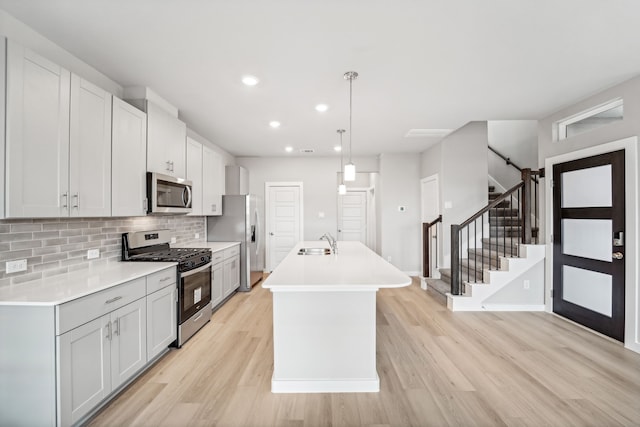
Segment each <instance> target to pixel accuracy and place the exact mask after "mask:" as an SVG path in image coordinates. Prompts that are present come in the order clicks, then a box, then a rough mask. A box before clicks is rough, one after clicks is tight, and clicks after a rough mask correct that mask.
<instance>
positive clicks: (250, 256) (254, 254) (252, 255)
mask: <svg viewBox="0 0 640 427" xmlns="http://www.w3.org/2000/svg"><path fill="white" fill-rule="evenodd" d="M260 202H261V200H260V199H258V198H257V197H256V196H255V195H253V194H247V195H231V196H222V216H209V217H207V241H209V242H240V288H239V289H238V290H239V291H243V292H249V291H250V290H251V287H252V286H253V285H255V284H256V283H258V282H259V281H260V280H261V279H262V272H263V270H264V243H263V241H262V240H263V237H264V236H263V235H262V229H261V227H260V208H261V207H262V205H261V203H260Z"/></svg>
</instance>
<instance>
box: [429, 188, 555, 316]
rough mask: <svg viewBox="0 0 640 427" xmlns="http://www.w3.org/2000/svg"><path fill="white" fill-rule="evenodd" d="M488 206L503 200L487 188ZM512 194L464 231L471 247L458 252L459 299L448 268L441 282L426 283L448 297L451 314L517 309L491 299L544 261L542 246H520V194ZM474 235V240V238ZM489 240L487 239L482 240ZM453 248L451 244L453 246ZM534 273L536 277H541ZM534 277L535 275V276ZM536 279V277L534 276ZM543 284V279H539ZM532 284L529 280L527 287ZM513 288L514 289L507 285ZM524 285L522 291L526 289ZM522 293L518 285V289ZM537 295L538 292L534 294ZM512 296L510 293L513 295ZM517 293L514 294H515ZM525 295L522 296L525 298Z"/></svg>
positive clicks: (512, 305) (441, 272)
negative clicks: (453, 288) (493, 301)
mask: <svg viewBox="0 0 640 427" xmlns="http://www.w3.org/2000/svg"><path fill="white" fill-rule="evenodd" d="M488 192H489V204H490V206H491V204H492V203H493V202H495V201H496V200H497V199H498V198H500V197H501V196H502V193H499V192H496V191H495V188H494V187H492V186H489V188H488ZM514 194H516V193H512V194H511V196H510V197H509V198H505V199H504V200H501V201H499V202H497V203H494V205H493V206H492V207H491V208H489V209H487V210H486V212H485V213H483V214H482V216H478V220H476V221H474V222H475V223H472V227H469V228H470V231H469V228H467V231H466V232H467V233H469V236H468V237H467V236H464V237H466V239H464V240H470V241H471V242H472V243H470V244H469V246H470V248H467V247H466V243H465V245H464V247H463V250H460V254H461V258H460V263H459V272H458V275H459V277H460V283H461V288H460V295H453V294H452V293H453V292H452V286H451V280H452V272H451V269H450V268H440V269H439V272H440V279H431V278H428V279H426V280H425V281H426V284H427V286H428V287H430V288H431V289H433V290H435V291H436V292H439V293H443V294H445V295H446V297H447V306H448V308H449V309H451V310H453V311H465V310H491V309H518V308H517V307H516V305H517V304H516V305H514V304H502V305H500V304H497V305H496V304H491V303H490V301H491V298H490V297H491V296H492V295H493V294H495V293H496V292H498V291H499V290H500V289H502V288H503V287H505V286H507V285H509V284H510V283H513V282H514V280H516V279H517V278H518V277H519V276H523V274H525V273H527V272H529V271H530V270H532V269H533V268H534V266H536V268H537V269H539V268H538V267H539V265H538V263H539V262H540V261H541V260H543V259H544V254H545V251H544V246H542V245H524V244H521V236H522V233H523V230H522V226H521V220H520V212H519V209H518V205H519V200H518V198H517V197H522V193H520V192H519V191H518V192H517V196H516V197H514ZM474 234H476V235H477V237H474V236H473V235H474ZM485 236H488V237H485ZM452 246H453V243H452ZM540 271H541V272H542V273H540V272H537V273H536V274H537V275H542V274H543V270H540ZM534 276H535V275H534ZM523 277H524V276H523ZM535 277H537V276H535ZM539 279H540V282H543V277H540V278H539ZM530 282H531V280H529V282H527V283H530ZM509 286H514V285H509ZM526 286H528V285H525V289H528V288H527V287H526ZM519 289H522V287H521V285H520V288H519ZM536 292H537V291H536ZM512 293H513V292H512ZM516 293H517V290H516ZM527 296H528V295H527V294H525V297H527ZM533 306H535V308H533V309H543V307H542V306H538V305H536V304H533V305H532V304H527V307H528V308H527V309H529V310H531V309H532V307H533Z"/></svg>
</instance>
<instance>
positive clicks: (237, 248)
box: [224, 245, 240, 259]
mask: <svg viewBox="0 0 640 427" xmlns="http://www.w3.org/2000/svg"><path fill="white" fill-rule="evenodd" d="M238 254H240V245H236V246H234V247H232V248H229V249H225V250H224V259H229V258H231V257H234V256H236V255H238Z"/></svg>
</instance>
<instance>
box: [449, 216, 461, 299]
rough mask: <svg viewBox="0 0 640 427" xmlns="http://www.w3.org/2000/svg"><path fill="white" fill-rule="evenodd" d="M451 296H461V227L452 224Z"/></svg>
mask: <svg viewBox="0 0 640 427" xmlns="http://www.w3.org/2000/svg"><path fill="white" fill-rule="evenodd" d="M451 294H452V295H460V226H459V225H458V224H451Z"/></svg>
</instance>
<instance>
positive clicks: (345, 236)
mask: <svg viewBox="0 0 640 427" xmlns="http://www.w3.org/2000/svg"><path fill="white" fill-rule="evenodd" d="M338 197H339V199H338V240H351V241H357V242H362V243H364V244H365V245H366V244H367V193H366V191H347V194H345V195H342V196H338Z"/></svg>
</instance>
